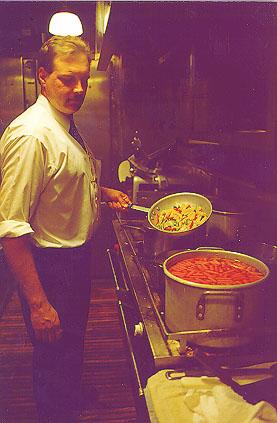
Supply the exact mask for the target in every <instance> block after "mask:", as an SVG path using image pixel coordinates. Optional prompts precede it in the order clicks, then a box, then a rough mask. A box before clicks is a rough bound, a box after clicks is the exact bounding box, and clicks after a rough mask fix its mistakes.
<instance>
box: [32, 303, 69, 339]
mask: <svg viewBox="0 0 277 423" xmlns="http://www.w3.org/2000/svg"><path fill="white" fill-rule="evenodd" d="M30 312H31V322H32V326H33V329H34V332H35V336H36V338H37V340H38V341H40V342H44V343H51V342H55V341H58V340H59V339H60V338H61V336H62V328H61V322H60V319H59V316H58V313H57V312H56V310H55V309H54V307H52V306H51V304H49V303H48V302H44V303H43V304H41V305H40V306H39V307H38V306H37V305H36V306H31V308H30Z"/></svg>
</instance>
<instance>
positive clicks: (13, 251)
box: [1, 236, 47, 308]
mask: <svg viewBox="0 0 277 423" xmlns="http://www.w3.org/2000/svg"><path fill="white" fill-rule="evenodd" d="M1 244H2V246H3V250H4V254H5V257H6V260H7V262H8V264H9V266H10V269H11V271H12V272H13V274H14V276H15V278H16V280H17V282H18V283H19V287H20V290H21V292H22V293H23V295H24V297H25V298H26V300H27V302H28V304H29V306H30V307H31V308H37V307H41V305H42V304H43V303H45V302H47V297H46V295H45V292H44V290H43V288H42V286H41V283H40V280H39V276H38V273H37V270H36V266H35V262H34V259H33V255H32V252H31V248H30V241H29V239H28V236H21V237H18V238H3V239H1Z"/></svg>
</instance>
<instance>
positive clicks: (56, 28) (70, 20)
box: [49, 12, 84, 36]
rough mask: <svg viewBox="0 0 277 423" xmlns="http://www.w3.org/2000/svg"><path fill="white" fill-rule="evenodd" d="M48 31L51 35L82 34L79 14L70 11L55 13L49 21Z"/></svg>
mask: <svg viewBox="0 0 277 423" xmlns="http://www.w3.org/2000/svg"><path fill="white" fill-rule="evenodd" d="M49 32H50V34H52V35H63V36H66V35H82V34H83V32H84V31H83V26H82V22H81V20H80V18H79V16H77V15H75V13H70V12H58V13H55V14H54V15H53V16H52V17H51V19H50V22H49Z"/></svg>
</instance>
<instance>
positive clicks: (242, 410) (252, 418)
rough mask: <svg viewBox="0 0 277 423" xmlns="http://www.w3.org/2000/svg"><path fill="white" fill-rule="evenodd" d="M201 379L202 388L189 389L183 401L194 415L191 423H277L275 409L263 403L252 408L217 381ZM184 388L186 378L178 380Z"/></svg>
mask: <svg viewBox="0 0 277 423" xmlns="http://www.w3.org/2000/svg"><path fill="white" fill-rule="evenodd" d="M208 379H209V378H207V379H206V381H205V379H204V378H202V386H201V387H198V388H196V389H195V388H192V389H189V390H188V391H187V392H186V394H185V396H184V401H185V404H186V406H187V407H188V408H189V409H190V410H191V412H192V413H193V423H223V422H224V423H234V422H236V423H261V422H264V423H265V422H267V423H277V413H276V410H275V408H274V407H272V406H271V405H270V404H269V403H267V402H265V401H260V402H259V403H257V404H255V405H252V404H249V403H248V402H246V401H245V400H244V399H243V398H242V397H241V396H240V395H238V394H237V393H235V392H234V391H233V390H232V389H231V388H230V387H229V386H226V385H224V384H222V383H220V382H218V383H216V384H215V385H213V384H210V383H208ZM181 382H182V384H183V386H184V387H186V384H185V378H184V379H182V380H181Z"/></svg>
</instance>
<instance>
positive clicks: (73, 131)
mask: <svg viewBox="0 0 277 423" xmlns="http://www.w3.org/2000/svg"><path fill="white" fill-rule="evenodd" d="M68 132H69V133H70V135H71V136H72V137H73V138H75V140H76V141H78V143H79V144H80V145H81V146H82V147H83V149H84V150H86V147H85V143H84V141H83V139H82V137H81V135H80V134H79V132H78V129H77V128H76V125H75V123H74V120H73V119H70V128H69V131H68Z"/></svg>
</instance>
